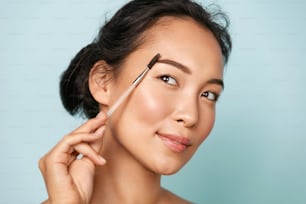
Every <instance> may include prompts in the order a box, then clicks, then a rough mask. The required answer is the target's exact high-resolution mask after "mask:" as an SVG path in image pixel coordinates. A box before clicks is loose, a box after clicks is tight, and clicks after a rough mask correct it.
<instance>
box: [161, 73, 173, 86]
mask: <svg viewBox="0 0 306 204" xmlns="http://www.w3.org/2000/svg"><path fill="white" fill-rule="evenodd" d="M159 78H160V79H161V80H162V81H164V82H165V83H167V84H170V85H177V81H176V80H175V79H174V78H173V77H171V76H169V75H163V76H160V77H159Z"/></svg>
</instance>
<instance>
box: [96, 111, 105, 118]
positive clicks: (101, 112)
mask: <svg viewBox="0 0 306 204" xmlns="http://www.w3.org/2000/svg"><path fill="white" fill-rule="evenodd" d="M96 117H97V118H105V113H104V112H103V111H100V112H99V113H98V114H97V116H96Z"/></svg>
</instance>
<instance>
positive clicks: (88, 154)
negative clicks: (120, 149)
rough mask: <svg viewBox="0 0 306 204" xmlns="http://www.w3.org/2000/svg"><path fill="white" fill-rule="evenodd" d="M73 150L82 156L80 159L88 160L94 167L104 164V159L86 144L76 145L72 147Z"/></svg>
mask: <svg viewBox="0 0 306 204" xmlns="http://www.w3.org/2000/svg"><path fill="white" fill-rule="evenodd" d="M74 149H75V151H76V152H78V153H80V154H82V159H83V158H88V159H89V160H90V161H91V162H92V163H94V164H96V165H103V164H105V159H104V158H103V157H102V156H101V155H99V154H98V153H97V152H96V151H95V150H94V149H93V148H91V146H90V145H88V144H86V143H82V144H78V145H76V146H75V147H74Z"/></svg>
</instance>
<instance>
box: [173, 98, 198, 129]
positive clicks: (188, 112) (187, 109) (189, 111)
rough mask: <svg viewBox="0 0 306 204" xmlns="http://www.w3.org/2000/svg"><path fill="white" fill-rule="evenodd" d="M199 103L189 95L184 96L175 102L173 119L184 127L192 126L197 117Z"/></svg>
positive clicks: (195, 122)
mask: <svg viewBox="0 0 306 204" xmlns="http://www.w3.org/2000/svg"><path fill="white" fill-rule="evenodd" d="M198 106H199V104H198V103H197V100H195V99H192V98H191V97H184V98H182V99H181V100H179V101H178V102H177V103H176V106H175V109H174V110H175V111H174V112H173V119H174V120H175V121H177V122H179V123H182V124H183V125H184V126H185V127H188V128H190V127H193V126H195V125H196V124H197V122H198V119H199V108H198Z"/></svg>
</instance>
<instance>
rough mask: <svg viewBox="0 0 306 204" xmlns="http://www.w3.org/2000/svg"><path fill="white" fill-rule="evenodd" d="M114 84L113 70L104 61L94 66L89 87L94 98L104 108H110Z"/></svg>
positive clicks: (89, 78) (90, 73) (89, 79)
mask: <svg viewBox="0 0 306 204" xmlns="http://www.w3.org/2000/svg"><path fill="white" fill-rule="evenodd" d="M111 83H112V68H111V66H110V65H109V64H107V63H106V62H105V61H104V60H100V61H98V62H96V63H95V64H94V66H93V67H92V68H91V70H90V72H89V77H88V86H89V91H90V93H91V95H92V96H93V98H94V99H95V100H96V101H97V102H98V103H99V104H100V105H102V106H104V107H105V106H106V107H107V106H108V103H109V99H110V89H111Z"/></svg>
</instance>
